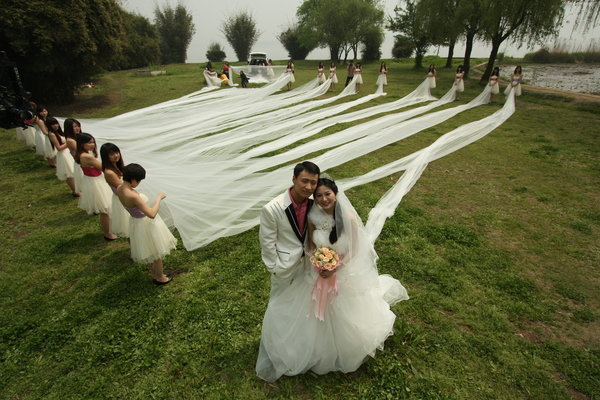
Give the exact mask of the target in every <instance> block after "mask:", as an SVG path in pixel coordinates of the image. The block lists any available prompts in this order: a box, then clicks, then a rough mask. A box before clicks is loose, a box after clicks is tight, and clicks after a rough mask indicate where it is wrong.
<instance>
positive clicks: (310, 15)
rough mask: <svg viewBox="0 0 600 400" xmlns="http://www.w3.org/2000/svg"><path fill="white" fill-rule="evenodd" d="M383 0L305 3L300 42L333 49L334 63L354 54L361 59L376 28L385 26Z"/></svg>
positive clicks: (301, 11)
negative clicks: (360, 49)
mask: <svg viewBox="0 0 600 400" xmlns="http://www.w3.org/2000/svg"><path fill="white" fill-rule="evenodd" d="M381 7H382V6H381V4H380V2H379V0H328V1H323V0H304V2H303V3H302V4H301V5H300V7H298V11H297V12H296V15H297V16H298V20H299V25H300V28H301V31H300V42H301V43H303V44H305V45H306V44H311V43H317V44H318V45H319V46H320V47H329V55H330V58H331V60H333V61H338V60H339V59H340V58H341V57H342V53H343V54H344V60H345V59H346V58H347V57H348V54H349V53H350V51H353V53H354V58H357V56H358V47H359V44H360V43H361V42H362V43H364V41H365V39H366V37H367V35H368V34H369V32H371V30H372V29H373V27H374V26H375V27H381V26H382V25H383V21H384V13H383V10H382V8H381Z"/></svg>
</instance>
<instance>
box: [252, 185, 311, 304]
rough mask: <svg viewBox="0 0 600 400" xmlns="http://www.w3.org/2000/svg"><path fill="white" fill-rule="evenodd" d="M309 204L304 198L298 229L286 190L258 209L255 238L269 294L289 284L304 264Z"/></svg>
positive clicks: (309, 200) (309, 201)
mask: <svg viewBox="0 0 600 400" xmlns="http://www.w3.org/2000/svg"><path fill="white" fill-rule="evenodd" d="M312 204H313V200H311V199H308V206H307V209H306V217H305V221H304V230H303V231H302V232H301V231H300V229H299V226H298V221H297V220H296V213H295V212H294V206H293V205H292V200H291V199H290V194H289V192H288V191H287V190H286V191H285V192H284V193H282V194H280V195H279V196H277V197H275V198H274V199H273V200H271V201H270V202H269V203H267V204H266V205H265V206H264V207H263V208H262V212H261V214H260V234H259V237H260V245H261V249H262V259H263V262H264V263H265V265H266V267H267V269H268V270H269V272H270V273H271V294H272V293H273V291H277V290H278V289H279V288H280V287H281V286H282V285H284V284H286V283H287V284H289V283H291V281H292V280H293V279H294V277H295V276H296V274H297V273H298V272H299V271H301V270H302V269H303V267H304V263H305V257H304V242H305V240H306V236H307V235H306V232H307V231H308V212H309V211H310V207H311V206H312Z"/></svg>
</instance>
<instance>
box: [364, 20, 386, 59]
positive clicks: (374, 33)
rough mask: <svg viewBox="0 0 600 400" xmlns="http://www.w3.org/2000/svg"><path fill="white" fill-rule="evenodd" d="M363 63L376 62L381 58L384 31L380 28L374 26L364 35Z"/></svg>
mask: <svg viewBox="0 0 600 400" xmlns="http://www.w3.org/2000/svg"><path fill="white" fill-rule="evenodd" d="M362 43H363V47H362V59H363V61H376V60H379V59H380V58H381V43H383V31H382V29H381V27H379V26H372V27H371V29H369V30H367V31H366V32H365V33H364V36H363V39H362Z"/></svg>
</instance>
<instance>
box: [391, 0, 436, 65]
mask: <svg viewBox="0 0 600 400" xmlns="http://www.w3.org/2000/svg"><path fill="white" fill-rule="evenodd" d="M404 3H405V5H406V7H405V8H402V7H400V6H397V7H396V8H394V13H395V17H394V18H392V17H390V18H388V24H387V28H388V29H389V30H391V31H393V32H398V33H400V34H402V35H404V36H406V37H407V38H409V39H410V40H411V41H412V45H413V49H414V51H415V68H422V67H423V56H424V55H425V52H426V51H427V49H428V48H429V46H431V44H432V41H433V36H432V35H431V26H430V22H431V12H430V11H429V10H428V9H427V7H426V6H425V3H423V4H420V3H419V2H418V1H416V0H405V1H404Z"/></svg>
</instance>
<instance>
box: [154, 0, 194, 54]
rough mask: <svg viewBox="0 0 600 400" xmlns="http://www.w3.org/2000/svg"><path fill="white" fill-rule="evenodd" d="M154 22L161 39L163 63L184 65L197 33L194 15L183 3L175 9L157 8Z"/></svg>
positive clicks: (168, 7)
mask: <svg viewBox="0 0 600 400" xmlns="http://www.w3.org/2000/svg"><path fill="white" fill-rule="evenodd" d="M154 20H155V24H156V29H157V30H158V34H159V38H160V52H161V58H162V62H163V63H165V64H166V63H184V62H185V60H186V59H187V49H188V47H189V45H190V42H191V41H192V36H194V33H196V27H195V26H194V22H193V20H192V15H191V14H190V13H189V12H188V11H187V9H186V8H185V6H184V5H183V4H181V3H179V4H177V6H175V8H173V7H171V6H170V5H169V6H166V7H165V8H164V9H163V10H161V9H160V7H158V6H156V8H155V9H154Z"/></svg>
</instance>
